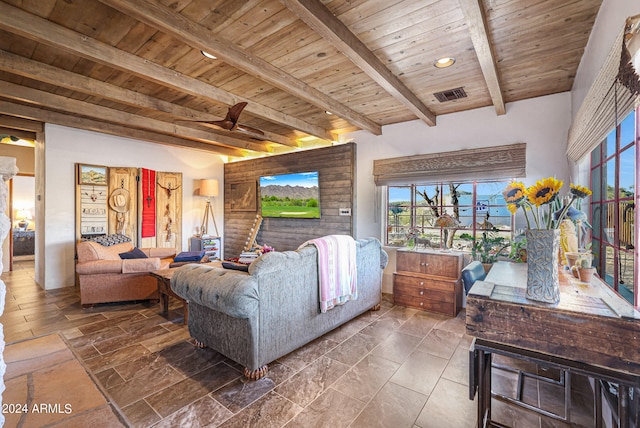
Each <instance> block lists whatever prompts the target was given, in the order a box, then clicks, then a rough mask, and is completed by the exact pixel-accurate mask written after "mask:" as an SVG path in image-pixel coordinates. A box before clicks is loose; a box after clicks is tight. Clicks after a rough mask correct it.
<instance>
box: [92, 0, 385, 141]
mask: <svg viewBox="0 0 640 428" xmlns="http://www.w3.org/2000/svg"><path fill="white" fill-rule="evenodd" d="M100 1H101V2H102V3H104V4H106V5H108V6H111V7H113V8H115V9H117V10H119V11H120V12H122V13H125V14H126V15H128V16H132V17H134V18H136V19H138V20H140V21H142V22H144V23H146V24H148V25H150V26H152V27H154V28H156V29H158V30H160V31H162V32H163V33H167V34H170V35H172V36H173V37H176V38H178V39H179V40H182V41H184V42H185V43H187V44H189V45H190V46H194V47H197V48H198V49H202V50H204V51H207V52H215V55H216V56H217V57H219V58H220V59H222V60H223V61H225V62H227V63H229V64H231V65H232V66H234V67H236V68H238V69H240V70H243V71H245V72H247V73H249V74H251V75H252V76H255V77H257V78H259V79H261V80H264V81H266V82H269V83H270V84H272V85H274V86H275V87H277V88H280V89H282V90H283V91H286V92H288V93H290V94H293V95H295V96H296V97H298V98H300V99H303V100H305V101H307V102H309V103H311V104H313V105H315V106H318V107H320V108H322V109H323V110H328V111H331V112H332V113H333V114H335V115H338V116H340V117H342V118H344V119H346V120H347V121H349V122H351V123H353V124H355V125H357V126H359V127H360V128H362V129H365V130H367V131H369V132H371V133H373V134H376V135H380V134H382V128H381V126H380V125H379V124H377V123H376V122H374V121H372V120H371V119H369V118H367V117H365V116H363V115H361V114H360V113H358V112H356V111H355V110H353V109H351V108H349V107H347V106H345V105H344V104H341V103H339V102H338V101H336V100H335V99H333V98H331V97H329V96H328V95H326V94H324V93H323V92H321V91H319V90H317V89H315V88H314V87H312V86H309V85H307V84H306V83H304V82H302V81H301V80H299V79H296V78H295V77H293V76H291V75H290V74H287V73H285V72H284V71H282V70H281V69H279V68H277V67H275V66H273V65H272V64H270V63H269V62H267V61H265V60H263V59H261V58H259V57H258V56H256V55H252V54H250V53H248V52H246V51H244V50H242V49H240V48H239V47H237V46H236V45H234V44H233V43H232V42H231V41H229V40H226V39H225V38H223V37H221V36H219V35H217V34H213V33H212V32H211V31H209V30H208V29H207V28H206V27H203V26H201V25H199V24H196V23H194V22H192V21H189V20H188V19H187V18H185V17H184V16H182V15H180V14H179V13H176V12H175V11H173V10H172V9H170V8H169V7H167V6H164V5H163V4H161V3H159V2H157V1H144V0H100Z"/></svg>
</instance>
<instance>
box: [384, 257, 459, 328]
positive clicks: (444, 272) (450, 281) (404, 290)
mask: <svg viewBox="0 0 640 428" xmlns="http://www.w3.org/2000/svg"><path fill="white" fill-rule="evenodd" d="M463 264H464V254H462V253H447V252H441V251H436V250H432V251H428V250H425V251H405V250H398V252H397V256H396V272H395V273H394V274H393V275H394V278H393V298H394V301H395V303H396V305H403V306H407V307H411V308H416V309H422V310H425V311H431V312H438V313H441V314H445V315H449V316H452V317H455V316H456V315H457V314H458V312H459V311H460V308H461V307H462V289H463V287H462V279H461V272H462V267H463Z"/></svg>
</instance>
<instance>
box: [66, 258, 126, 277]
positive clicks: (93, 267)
mask: <svg viewBox="0 0 640 428" xmlns="http://www.w3.org/2000/svg"><path fill="white" fill-rule="evenodd" d="M76 273H77V274H78V275H96V274H102V273H122V260H120V259H118V260H95V261H92V262H88V263H78V264H77V265H76Z"/></svg>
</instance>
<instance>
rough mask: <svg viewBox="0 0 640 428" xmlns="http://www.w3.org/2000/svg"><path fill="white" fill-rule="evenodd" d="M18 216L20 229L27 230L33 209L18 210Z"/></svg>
mask: <svg viewBox="0 0 640 428" xmlns="http://www.w3.org/2000/svg"><path fill="white" fill-rule="evenodd" d="M16 217H17V218H18V219H19V220H20V221H19V222H18V226H19V227H20V229H23V230H27V226H29V220H31V211H29V210H18V213H17V214H16Z"/></svg>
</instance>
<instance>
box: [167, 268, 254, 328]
mask: <svg viewBox="0 0 640 428" xmlns="http://www.w3.org/2000/svg"><path fill="white" fill-rule="evenodd" d="M171 289H172V290H173V291H174V292H175V293H176V294H177V295H178V296H181V297H183V298H184V299H186V300H187V301H188V302H190V303H191V302H193V303H197V304H199V305H202V306H206V307H208V308H211V309H214V310H216V311H219V312H222V313H225V314H227V315H230V316H232V317H236V318H249V317H250V316H252V315H253V314H254V313H256V311H257V310H258V306H259V293H258V281H257V280H256V279H255V278H253V277H251V276H250V275H248V274H246V273H245V272H240V271H235V270H226V269H220V268H216V267H213V266H210V265H202V264H188V265H184V266H182V267H179V268H177V269H176V271H175V272H174V273H173V276H172V277H171Z"/></svg>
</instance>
